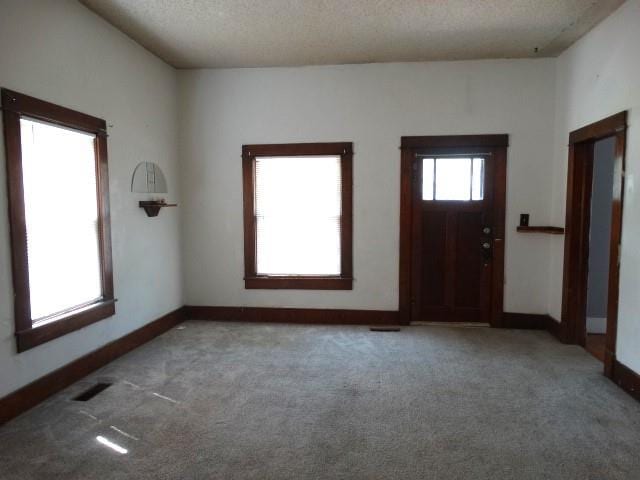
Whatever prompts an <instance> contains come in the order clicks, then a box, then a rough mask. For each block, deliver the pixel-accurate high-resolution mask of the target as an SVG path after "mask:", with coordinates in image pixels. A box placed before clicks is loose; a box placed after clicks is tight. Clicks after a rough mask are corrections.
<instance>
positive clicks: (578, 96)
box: [549, 0, 640, 372]
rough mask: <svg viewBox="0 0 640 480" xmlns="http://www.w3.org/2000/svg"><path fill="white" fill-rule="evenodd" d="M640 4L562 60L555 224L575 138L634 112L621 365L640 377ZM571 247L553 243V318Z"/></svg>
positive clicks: (633, 0) (635, 0)
mask: <svg viewBox="0 0 640 480" xmlns="http://www.w3.org/2000/svg"><path fill="white" fill-rule="evenodd" d="M639 45H640V1H639V0H629V1H628V2H626V3H625V4H624V5H622V6H621V7H620V8H619V9H618V10H617V11H616V12H615V13H614V14H613V15H611V16H610V17H609V18H607V19H606V20H604V21H603V22H602V23H601V24H600V25H598V26H597V27H596V28H595V29H594V30H592V31H591V32H590V33H588V34H587V35H586V36H585V37H583V38H582V39H581V40H579V41H578V42H577V43H576V44H574V45H573V46H572V47H571V48H570V49H569V50H567V51H566V52H565V53H563V54H562V55H561V56H560V58H559V59H558V65H557V81H556V135H555V155H554V158H555V168H554V176H553V178H554V189H553V191H554V194H553V210H552V220H553V222H554V223H555V224H558V225H563V224H564V214H565V195H566V182H567V153H568V152H567V146H566V145H567V142H568V139H569V132H570V131H572V130H575V129H577V128H579V127H582V126H584V125H587V124H589V123H592V122H595V121H598V120H601V119H602V118H605V117H607V116H609V115H612V114H614V113H617V112H620V111H622V110H629V119H628V124H629V130H628V133H627V155H626V179H625V191H624V213H623V232H622V254H621V271H620V304H619V313H618V344H617V356H618V359H619V360H620V361H621V362H622V363H624V364H625V365H627V366H628V367H630V368H632V369H633V370H635V371H636V372H638V371H640V349H638V344H639V343H640V314H639V312H640V248H638V239H639V238H640V216H639V215H638V212H639V211H640V197H639V195H638V187H637V183H638V181H640V82H639V79H640V55H639V54H638V46H639ZM562 262H563V239H562V238H555V239H553V240H552V262H551V266H552V268H551V270H550V277H549V311H550V312H551V314H552V315H553V316H554V317H555V318H556V319H559V318H560V310H561V306H562V293H561V287H562Z"/></svg>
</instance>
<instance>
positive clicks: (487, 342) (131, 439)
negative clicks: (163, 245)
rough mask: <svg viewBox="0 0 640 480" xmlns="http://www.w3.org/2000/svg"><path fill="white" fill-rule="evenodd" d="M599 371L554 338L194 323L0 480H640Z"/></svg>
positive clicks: (13, 463)
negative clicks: (34, 479)
mask: <svg viewBox="0 0 640 480" xmlns="http://www.w3.org/2000/svg"><path fill="white" fill-rule="evenodd" d="M601 370H602V364H601V363H600V362H598V361H597V360H596V359H595V358H593V357H592V356H591V355H589V354H588V353H587V352H586V351H585V350H583V349H582V348H580V347H576V346H566V345H561V344H560V343H558V342H557V341H556V340H555V339H554V338H553V337H551V336H550V335H549V334H548V333H546V332H536V331H516V330H495V329H488V328H456V327H435V326H423V327H410V328H404V329H403V330H402V331H401V332H389V333H375V332H370V331H369V330H368V329H367V328H365V327H356V326H326V327H325V326H300V325H266V324H242V323H215V322H203V321H199V322H197V321H190V322H185V323H184V324H182V325H181V326H179V327H178V328H175V329H173V330H171V331H169V332H167V333H166V334H164V335H162V336H161V337H159V338H157V339H155V340H154V341H152V342H150V343H148V344H146V345H144V346H143V347H141V348H139V349H137V350H135V351H133V352H131V353H129V354H128V355H126V356H124V357H122V358H120V359H118V360H117V361H115V362H113V363H111V364H110V365H108V366H106V367H104V368H103V369H101V370H99V371H98V372H96V373H95V374H93V375H91V376H90V377H87V378H85V379H84V380H82V381H81V382H78V383H76V384H75V385H73V386H71V387H70V388H67V389H66V390H64V391H62V392H61V393H59V394H58V395H56V396H54V397H52V398H50V399H49V400H48V401H47V402H45V403H43V404H41V405H39V406H38V407H36V408H34V409H33V410H31V411H29V412H27V413H26V414H24V415H22V416H20V417H18V418H17V419H14V420H13V421H11V422H9V423H8V424H6V425H5V426H3V427H0V445H2V447H1V448H0V469H1V471H0V477H1V478H3V479H21V480H22V479H29V478H43V479H45V478H46V479H54V478H64V479H94V478H95V479H111V478H119V479H120V478H136V479H152V478H153V479H298V480H304V479H325V478H326V479H337V478H344V479H346V478H354V479H424V478H433V479H474V480H479V479H492V480H495V479H516V478H517V479H537V480H538V479H543V478H544V479H562V480H568V479H637V478H638V472H639V471H640V456H639V455H638V452H640V403H638V402H636V401H635V400H633V399H632V398H631V397H630V396H629V395H627V394H626V393H624V392H623V391H622V390H620V389H619V388H618V387H616V386H615V385H614V384H613V383H611V382H610V381H609V380H607V379H606V378H605V377H604V376H602V374H601ZM99 381H102V382H107V383H112V386H111V387H109V388H107V389H106V390H104V391H103V392H101V393H99V394H98V395H96V396H95V397H93V398H92V399H90V400H89V401H86V402H79V401H74V400H72V398H73V397H75V396H77V395H78V394H79V393H81V392H83V391H84V390H86V389H87V388H88V387H90V386H92V385H94V384H95V383H96V382H99ZM98 437H100V439H101V441H102V443H101V442H100V441H98V440H97V438H98Z"/></svg>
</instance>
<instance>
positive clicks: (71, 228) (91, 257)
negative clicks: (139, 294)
mask: <svg viewBox="0 0 640 480" xmlns="http://www.w3.org/2000/svg"><path fill="white" fill-rule="evenodd" d="M20 134H21V147H22V171H23V185H24V204H25V220H26V230H27V259H28V267H29V294H30V305H31V318H32V321H33V322H34V323H37V322H38V321H39V320H40V321H42V320H43V319H47V320H49V319H51V317H54V316H55V315H56V314H60V313H63V312H65V311H68V310H71V309H73V308H75V307H79V306H82V305H85V304H90V303H93V302H94V301H96V300H98V299H100V298H101V297H102V275H101V268H100V239H99V233H98V231H99V230H98V218H99V217H98V202H97V187H96V163H95V150H94V148H95V147H94V140H95V136H94V135H92V134H87V133H84V132H80V131H76V130H71V129H67V128H62V127H58V126H55V125H51V124H47V123H41V122H38V121H34V120H30V119H27V118H23V119H21V120H20Z"/></svg>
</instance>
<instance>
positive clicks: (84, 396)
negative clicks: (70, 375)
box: [74, 383, 111, 402]
mask: <svg viewBox="0 0 640 480" xmlns="http://www.w3.org/2000/svg"><path fill="white" fill-rule="evenodd" d="M110 386H111V384H110V383H96V384H95V385H94V386H93V387H91V388H89V389H87V390H85V391H84V392H82V393H81V394H80V395H78V396H77V397H75V398H74V400H75V401H76V402H86V401H87V400H91V399H92V398H93V397H95V396H96V395H98V394H99V393H100V392H102V391H104V390H106V389H107V388H109V387H110Z"/></svg>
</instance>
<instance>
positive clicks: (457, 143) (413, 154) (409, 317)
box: [399, 135, 508, 327]
mask: <svg viewBox="0 0 640 480" xmlns="http://www.w3.org/2000/svg"><path fill="white" fill-rule="evenodd" d="M507 146H508V135H458V136H426V137H402V143H401V152H402V153H401V186H400V272H399V273H400V278H399V311H400V319H401V322H402V323H405V324H408V323H410V322H411V321H413V320H417V319H419V318H420V314H421V308H420V303H419V301H418V299H417V298H416V291H417V289H418V288H419V285H420V283H421V278H420V277H421V269H420V268H414V266H416V265H421V264H422V254H421V248H419V246H420V245H421V242H422V224H423V221H424V219H423V209H422V198H421V185H420V179H421V175H419V171H420V167H419V164H418V161H419V158H420V157H425V156H438V155H440V156H446V155H452V154H456V153H461V152H464V153H465V154H469V155H473V156H487V157H491V159H492V163H493V168H494V174H493V175H492V176H491V179H490V181H489V182H488V184H489V185H490V188H491V191H492V196H493V209H492V211H493V215H494V218H493V221H492V228H493V262H492V263H493V265H492V268H491V273H490V275H489V276H490V278H489V279H488V282H489V285H490V287H489V289H490V292H491V295H490V298H489V299H487V301H488V302H490V305H489V306H488V312H489V314H488V317H489V318H488V319H487V320H488V321H489V323H490V324H491V326H494V327H500V326H502V310H503V306H502V305H503V289H504V247H505V241H504V240H505V229H504V221H505V208H506V152H507Z"/></svg>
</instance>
